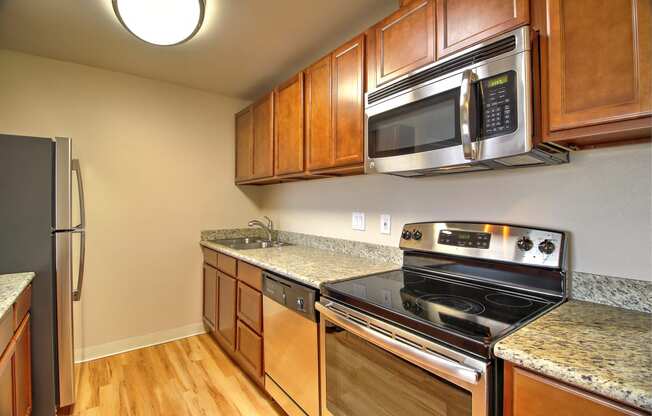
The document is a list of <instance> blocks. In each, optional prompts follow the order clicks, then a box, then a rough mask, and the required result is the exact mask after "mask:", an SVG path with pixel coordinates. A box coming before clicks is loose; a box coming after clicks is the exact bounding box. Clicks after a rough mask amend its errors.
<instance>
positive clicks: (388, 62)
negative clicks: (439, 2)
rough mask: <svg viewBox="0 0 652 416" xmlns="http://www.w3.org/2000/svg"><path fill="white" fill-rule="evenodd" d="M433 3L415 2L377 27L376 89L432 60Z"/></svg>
mask: <svg viewBox="0 0 652 416" xmlns="http://www.w3.org/2000/svg"><path fill="white" fill-rule="evenodd" d="M433 4H434V1H433V0H428V1H415V2H413V3H410V4H408V5H407V6H406V7H404V8H402V9H399V10H398V11H397V12H395V13H393V14H392V15H390V16H389V17H387V18H386V19H384V20H383V21H381V22H380V23H379V24H378V25H376V26H375V33H376V42H375V43H376V56H375V58H376V59H375V62H376V86H380V85H382V84H384V83H386V82H387V81H390V80H392V79H394V78H396V77H399V76H401V75H404V74H407V73H408V72H410V71H413V70H415V69H417V68H419V67H422V66H424V65H427V64H429V63H432V62H434V60H435V18H434V10H433V9H434V7H433Z"/></svg>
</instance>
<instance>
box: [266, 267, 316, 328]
mask: <svg viewBox="0 0 652 416" xmlns="http://www.w3.org/2000/svg"><path fill="white" fill-rule="evenodd" d="M263 295H264V296H265V297H267V298H269V299H271V300H273V301H274V302H276V303H279V304H281V305H283V306H285V307H286V308H288V309H290V310H292V311H294V312H296V313H298V314H299V315H301V316H303V317H304V318H307V319H310V320H311V321H313V322H318V318H317V311H316V310H315V301H316V300H317V298H318V297H319V291H318V290H317V289H314V288H311V287H308V286H304V285H302V284H300V283H297V282H294V281H292V280H289V279H286V278H283V277H281V276H278V275H275V274H272V273H269V272H263Z"/></svg>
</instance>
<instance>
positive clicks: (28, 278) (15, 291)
mask: <svg viewBox="0 0 652 416" xmlns="http://www.w3.org/2000/svg"><path fill="white" fill-rule="evenodd" d="M34 277H36V273H34V272H25V273H8V274H2V275H0V282H2V284H1V285H0V286H1V288H2V289H5V288H6V287H7V286H9V287H10V289H9V290H8V291H10V292H11V293H10V294H9V295H8V296H7V297H6V298H4V297H3V298H2V299H0V320H1V319H4V317H5V314H6V313H7V311H9V310H11V307H12V306H13V305H14V303H16V300H17V299H18V298H19V297H20V295H21V294H22V293H23V291H24V290H25V289H26V288H27V286H29V284H30V283H32V280H34ZM5 279H7V280H8V281H7V282H5ZM1 295H2V293H0V296H1Z"/></svg>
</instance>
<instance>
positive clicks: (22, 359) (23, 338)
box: [14, 315, 32, 416]
mask: <svg viewBox="0 0 652 416" xmlns="http://www.w3.org/2000/svg"><path fill="white" fill-rule="evenodd" d="M15 337H16V351H15V353H14V404H15V415H16V416H29V415H30V414H31V413H32V360H31V333H30V320H29V315H27V316H26V317H25V318H24V319H23V323H22V324H21V326H20V327H19V329H18V332H17V333H16V335H15Z"/></svg>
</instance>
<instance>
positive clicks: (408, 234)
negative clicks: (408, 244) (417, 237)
mask: <svg viewBox="0 0 652 416" xmlns="http://www.w3.org/2000/svg"><path fill="white" fill-rule="evenodd" d="M401 237H403V240H409V239H411V238H412V233H411V232H410V231H408V230H404V231H403V234H401Z"/></svg>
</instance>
